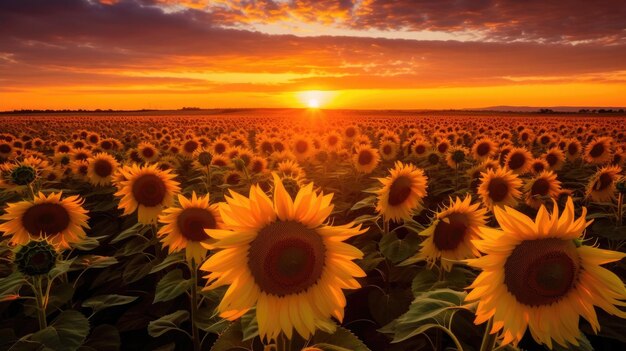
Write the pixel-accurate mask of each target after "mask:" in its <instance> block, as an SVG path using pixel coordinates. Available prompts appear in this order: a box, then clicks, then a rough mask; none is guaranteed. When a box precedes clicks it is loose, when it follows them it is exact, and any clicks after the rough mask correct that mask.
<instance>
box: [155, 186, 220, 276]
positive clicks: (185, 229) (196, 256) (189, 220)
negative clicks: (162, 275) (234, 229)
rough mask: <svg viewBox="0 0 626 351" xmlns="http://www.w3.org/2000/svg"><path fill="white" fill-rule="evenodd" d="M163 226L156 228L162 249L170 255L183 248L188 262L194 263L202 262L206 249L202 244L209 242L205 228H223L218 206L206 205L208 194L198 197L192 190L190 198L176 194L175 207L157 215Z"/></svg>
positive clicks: (207, 203) (209, 238)
mask: <svg viewBox="0 0 626 351" xmlns="http://www.w3.org/2000/svg"><path fill="white" fill-rule="evenodd" d="M159 222H160V223H162V224H164V225H163V226H162V227H161V229H159V232H158V236H159V237H161V242H162V243H163V246H168V247H169V251H168V252H169V253H170V254H171V253H173V252H178V251H180V250H182V249H185V255H186V257H187V260H189V261H190V262H191V260H192V259H193V260H194V262H195V263H196V264H199V263H201V262H203V261H204V258H205V257H206V253H207V249H206V248H205V247H204V246H202V245H201V244H202V243H204V244H209V243H210V242H211V241H212V240H211V237H210V236H208V235H207V234H206V232H205V231H204V230H205V229H222V228H223V226H224V224H223V223H222V219H221V217H220V214H219V211H218V209H217V205H216V204H213V205H210V204H209V194H207V195H205V196H200V197H198V196H197V195H196V192H195V191H194V192H193V193H192V195H191V199H187V198H186V197H184V196H183V195H180V194H179V195H178V206H177V207H170V208H167V209H165V210H164V211H163V214H161V215H160V216H159Z"/></svg>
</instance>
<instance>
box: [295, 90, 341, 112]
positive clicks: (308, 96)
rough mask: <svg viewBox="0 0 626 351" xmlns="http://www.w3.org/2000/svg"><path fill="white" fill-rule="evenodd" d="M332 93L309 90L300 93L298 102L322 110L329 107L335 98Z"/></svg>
mask: <svg viewBox="0 0 626 351" xmlns="http://www.w3.org/2000/svg"><path fill="white" fill-rule="evenodd" d="M333 95H334V94H333V93H332V92H330V91H320V90H308V91H302V92H299V93H298V100H300V102H301V103H302V104H303V105H305V106H307V107H308V108H320V107H322V106H326V105H328V103H329V102H330V101H331V100H332V98H333Z"/></svg>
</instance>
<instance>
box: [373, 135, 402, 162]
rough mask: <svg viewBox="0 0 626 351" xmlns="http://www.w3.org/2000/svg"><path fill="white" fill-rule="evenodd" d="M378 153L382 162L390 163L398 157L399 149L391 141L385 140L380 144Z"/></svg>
mask: <svg viewBox="0 0 626 351" xmlns="http://www.w3.org/2000/svg"><path fill="white" fill-rule="evenodd" d="M378 151H379V152H380V155H381V156H382V158H383V160H385V161H391V160H395V158H396V156H397V155H398V151H400V148H399V147H398V144H396V143H394V142H393V141H390V140H387V141H384V142H382V143H381V144H380V147H379V148H378Z"/></svg>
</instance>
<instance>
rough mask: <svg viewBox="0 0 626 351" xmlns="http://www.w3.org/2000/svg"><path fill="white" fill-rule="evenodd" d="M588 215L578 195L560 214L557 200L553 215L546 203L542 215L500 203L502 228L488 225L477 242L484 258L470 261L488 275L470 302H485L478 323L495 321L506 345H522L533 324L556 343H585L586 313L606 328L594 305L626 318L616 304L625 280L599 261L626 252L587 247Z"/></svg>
mask: <svg viewBox="0 0 626 351" xmlns="http://www.w3.org/2000/svg"><path fill="white" fill-rule="evenodd" d="M586 212H587V211H586V209H585V208H583V209H582V213H581V216H580V217H579V218H575V215H574V203H573V201H572V199H571V198H568V200H567V204H566V206H565V210H564V211H563V214H562V215H561V216H559V209H558V207H557V204H556V201H555V202H554V207H553V210H552V214H550V213H548V211H547V210H546V207H545V206H543V205H542V206H541V207H540V208H539V211H538V213H537V217H536V218H535V220H532V219H530V218H528V217H527V216H526V215H524V214H522V213H520V212H518V211H516V210H514V209H512V208H510V207H505V208H504V209H502V208H499V207H496V208H495V209H494V214H495V217H496V220H497V221H498V223H499V225H500V227H501V230H497V229H492V228H487V227H483V228H481V232H482V240H476V241H475V242H474V243H475V245H476V247H477V248H478V249H479V250H480V251H482V252H483V253H484V254H485V255H484V256H482V257H480V258H477V259H470V260H468V264H469V265H470V266H472V267H475V268H479V269H481V270H482V272H481V273H480V275H479V276H478V277H477V278H476V279H475V280H474V282H473V283H472V285H471V286H470V288H471V289H473V290H472V291H471V292H470V293H469V294H468V295H467V297H466V301H478V306H477V311H476V320H475V323H476V324H480V323H483V322H485V321H487V320H488V319H490V318H493V328H492V330H491V331H490V332H491V333H498V332H500V333H501V336H502V345H506V344H509V343H513V344H517V343H518V342H519V341H520V340H521V339H522V337H523V336H524V333H525V332H526V330H527V329H530V333H531V335H532V337H533V338H534V339H535V341H537V342H539V343H543V344H546V345H547V346H548V347H549V348H552V342H553V340H554V341H556V342H557V343H559V344H561V345H563V346H566V347H567V346H568V344H573V345H578V340H577V339H578V338H579V337H580V331H579V330H578V320H579V316H583V317H585V319H587V320H588V321H589V322H590V324H591V325H592V328H593V329H594V331H597V330H598V329H599V323H598V320H597V316H596V313H595V310H594V305H595V306H600V307H601V308H603V309H604V310H606V311H607V312H609V313H610V314H615V315H618V316H619V317H621V318H625V317H626V312H624V311H621V310H620V309H618V308H616V307H615V305H621V306H623V305H624V302H623V300H626V289H625V288H624V284H623V282H622V281H621V279H620V278H619V277H617V276H616V275H615V274H613V273H611V272H610V271H608V270H606V269H604V268H602V267H600V266H599V265H600V264H604V263H608V262H613V261H616V260H619V259H621V258H623V257H624V256H626V254H624V253H619V252H614V251H609V250H602V249H598V248H595V247H590V246H586V245H583V243H582V240H581V238H582V235H583V233H584V231H585V228H586V227H587V226H589V224H591V221H590V222H587V221H586V220H585V217H586Z"/></svg>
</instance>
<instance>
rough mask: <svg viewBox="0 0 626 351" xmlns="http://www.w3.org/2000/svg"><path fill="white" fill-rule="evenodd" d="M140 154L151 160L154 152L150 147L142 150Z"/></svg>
mask: <svg viewBox="0 0 626 351" xmlns="http://www.w3.org/2000/svg"><path fill="white" fill-rule="evenodd" d="M141 153H142V154H143V156H144V157H145V158H151V157H152V156H154V150H152V148H150V147H146V148H144V149H143V150H141Z"/></svg>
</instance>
